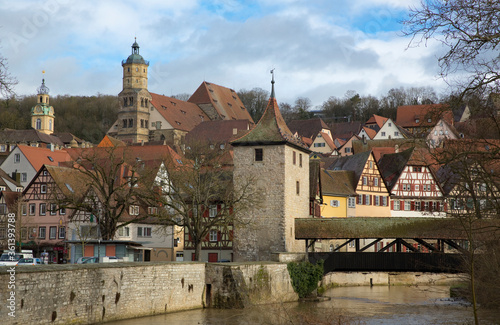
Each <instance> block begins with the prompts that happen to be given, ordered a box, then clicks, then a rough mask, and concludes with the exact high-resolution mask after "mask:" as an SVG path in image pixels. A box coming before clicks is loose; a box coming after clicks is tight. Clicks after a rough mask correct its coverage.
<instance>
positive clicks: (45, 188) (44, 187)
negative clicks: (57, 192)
mask: <svg viewBox="0 0 500 325" xmlns="http://www.w3.org/2000/svg"><path fill="white" fill-rule="evenodd" d="M40 192H41V193H47V185H45V184H42V185H41V186H40Z"/></svg>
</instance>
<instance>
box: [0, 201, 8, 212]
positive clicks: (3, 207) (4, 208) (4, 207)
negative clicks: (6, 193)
mask: <svg viewBox="0 0 500 325" xmlns="http://www.w3.org/2000/svg"><path fill="white" fill-rule="evenodd" d="M0 214H7V204H5V203H2V204H0Z"/></svg>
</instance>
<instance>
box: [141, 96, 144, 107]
mask: <svg viewBox="0 0 500 325" xmlns="http://www.w3.org/2000/svg"><path fill="white" fill-rule="evenodd" d="M141 107H144V98H141Z"/></svg>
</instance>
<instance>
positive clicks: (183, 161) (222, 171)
mask: <svg viewBox="0 0 500 325" xmlns="http://www.w3.org/2000/svg"><path fill="white" fill-rule="evenodd" d="M222 148H223V149H221V147H220V146H216V145H210V146H207V145H204V144H190V145H189V147H187V149H186V152H185V157H183V158H175V157H174V159H169V160H166V161H165V166H164V167H165V168H164V170H163V171H160V172H159V173H158V175H162V176H161V177H157V179H156V186H155V187H154V190H153V195H152V197H151V201H152V202H153V203H157V204H159V206H161V207H162V208H159V209H158V212H157V216H158V218H159V219H160V222H161V223H162V224H164V225H165V226H179V227H183V228H184V229H185V233H186V234H187V235H188V238H189V240H188V241H189V242H191V244H192V246H193V247H194V250H195V260H197V261H200V260H201V254H200V253H201V249H202V244H203V242H207V236H208V235H209V233H210V231H211V230H216V231H220V232H228V231H229V232H230V231H231V230H230V229H231V228H232V226H233V224H234V223H235V222H238V220H237V219H236V211H241V210H243V209H246V207H247V206H248V205H249V204H251V203H252V202H253V199H252V198H253V196H252V193H251V191H250V190H249V188H250V186H249V185H250V183H251V182H250V181H251V180H250V179H249V180H248V181H247V182H246V183H245V184H247V185H246V186H242V187H241V188H239V189H235V188H234V187H233V173H232V158H231V154H230V151H229V149H227V146H225V147H222ZM227 235H229V234H227ZM188 244H189V243H188ZM185 245H186V243H185Z"/></svg>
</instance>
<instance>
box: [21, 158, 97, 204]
mask: <svg viewBox="0 0 500 325" xmlns="http://www.w3.org/2000/svg"><path fill="white" fill-rule="evenodd" d="M45 168H46V169H47V171H48V172H49V174H50V176H51V177H52V179H53V180H54V182H55V183H56V184H57V187H58V188H59V189H60V190H61V191H62V192H63V193H64V194H65V195H68V196H73V195H75V196H76V197H77V198H79V197H82V196H83V195H84V194H85V193H86V192H87V190H88V186H89V184H90V182H89V181H85V175H84V174H83V173H82V172H80V171H79V170H78V169H75V168H68V167H59V166H47V165H45ZM35 178H36V177H35ZM35 178H33V180H34V179H35ZM30 185H31V184H30Z"/></svg>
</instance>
